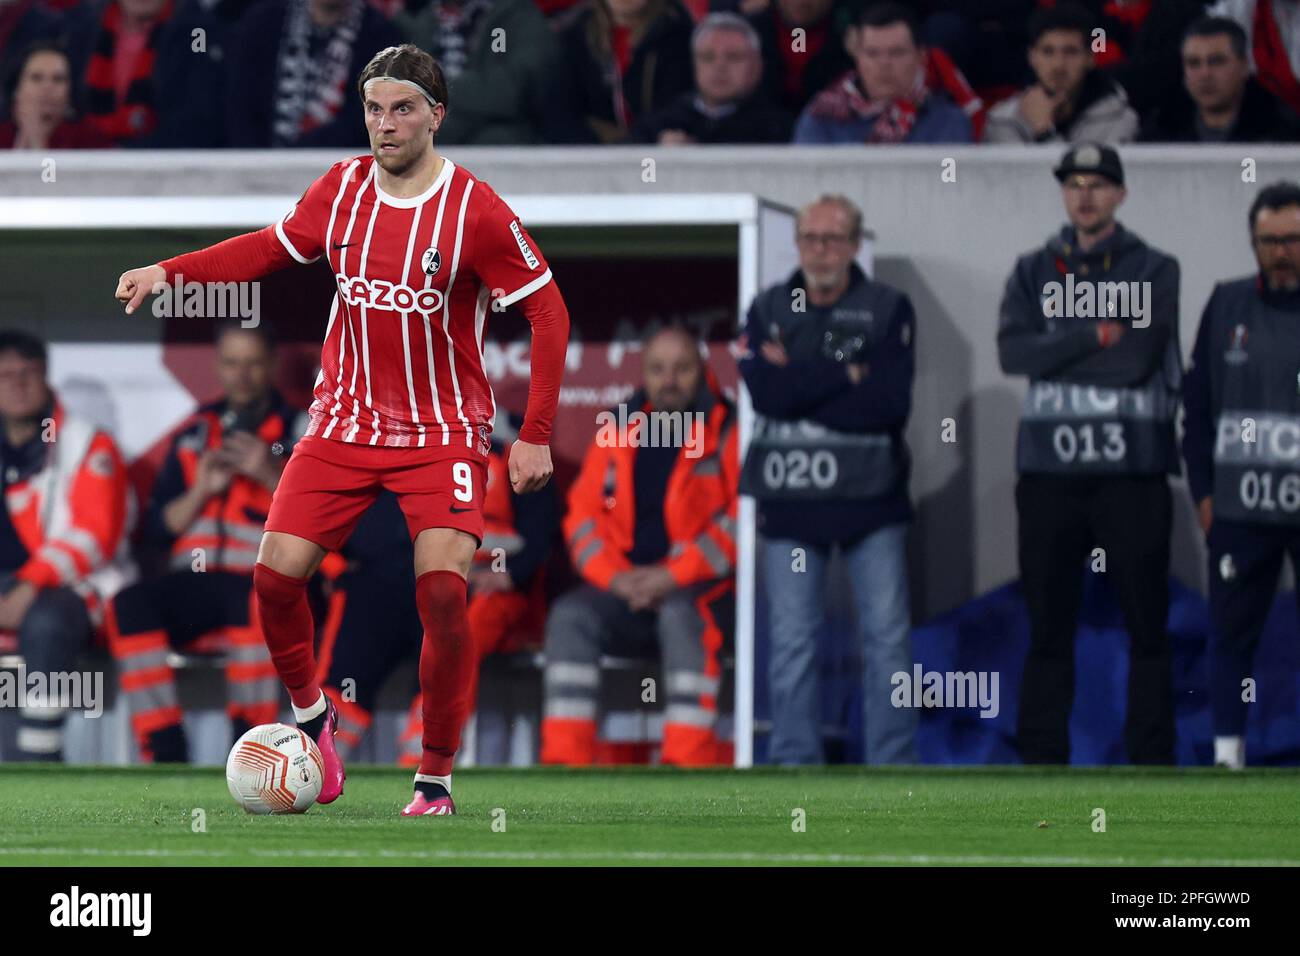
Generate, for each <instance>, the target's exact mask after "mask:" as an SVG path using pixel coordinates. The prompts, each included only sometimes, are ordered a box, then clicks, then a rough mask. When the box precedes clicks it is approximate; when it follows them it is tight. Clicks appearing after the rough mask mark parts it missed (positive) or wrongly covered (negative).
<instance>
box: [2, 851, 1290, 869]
mask: <svg viewBox="0 0 1300 956" xmlns="http://www.w3.org/2000/svg"><path fill="white" fill-rule="evenodd" d="M0 856H50V857H61V856H103V857H139V858H145V859H185V858H193V857H198V858H200V859H230V858H240V857H265V858H267V859H272V860H273V859H280V858H284V857H292V858H296V859H325V860H335V859H337V860H366V859H371V858H377V859H381V860H520V861H534V862H550V863H572V862H578V861H581V860H604V861H609V862H620V861H621V862H628V863H705V862H718V863H861V864H880V863H900V864H907V865H913V866H990V865H992V866H996V865H1008V866H1035V865H1038V866H1129V865H1135V866H1300V860H1267V859H1260V860H1216V859H1191V858H1183V857H1169V858H1165V859H1159V860H1149V859H1145V858H1136V857H1122V856H1121V857H1084V856H980V855H973V856H959V855H944V856H929V855H911V854H890V853H869V854H853V853H745V852H738V853H726V852H719V853H689V852H675V851H657V850H628V851H623V852H620V851H610V850H594V851H592V852H590V853H583V852H578V851H569V852H551V851H541V852H534V851H527V850H519V851H512V850H483V851H472V850H259V849H256V848H249V849H247V850H209V849H202V848H196V849H193V850H162V849H159V850H129V849H123V850H113V849H102V848H99V847H83V848H77V847H0Z"/></svg>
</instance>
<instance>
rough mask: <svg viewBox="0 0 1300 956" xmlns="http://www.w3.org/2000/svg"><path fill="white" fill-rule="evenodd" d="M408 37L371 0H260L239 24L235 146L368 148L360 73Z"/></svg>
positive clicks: (233, 72) (233, 83)
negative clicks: (377, 57)
mask: <svg viewBox="0 0 1300 956" xmlns="http://www.w3.org/2000/svg"><path fill="white" fill-rule="evenodd" d="M403 42H405V38H404V37H403V36H402V34H401V31H400V30H398V29H397V27H396V26H395V25H394V24H393V22H392V21H391V20H388V19H387V18H385V17H384V15H383V14H382V13H380V12H379V11H378V10H376V9H375V8H374V7H372V6H371V5H370V4H368V3H366V0H261V2H260V3H257V4H254V6H253V7H252V8H250V9H249V11H248V13H247V14H245V16H244V18H243V19H242V20H240V22H239V25H238V26H237V27H236V28H235V35H234V42H233V43H232V44H231V55H230V93H229V95H228V97H227V99H226V122H227V125H228V127H229V130H230V145H232V146H239V147H245V148H257V147H266V146H277V147H280V146H302V147H311V146H315V147H324V146H334V147H343V148H350V149H351V148H356V149H366V148H368V144H369V142H370V141H369V138H368V137H367V135H366V125H365V111H364V110H363V109H362V108H361V94H360V93H358V92H357V88H356V86H357V84H356V78H357V76H358V75H359V74H360V73H361V71H362V70H363V69H364V68H365V66H366V64H367V63H368V62H369V61H370V58H371V57H372V56H374V55H375V54H376V53H378V52H379V51H380V50H383V49H385V48H387V47H390V46H398V45H400V44H401V43H403Z"/></svg>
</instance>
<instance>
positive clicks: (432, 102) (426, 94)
mask: <svg viewBox="0 0 1300 956" xmlns="http://www.w3.org/2000/svg"><path fill="white" fill-rule="evenodd" d="M382 82H388V83H400V84H402V86H409V87H410V88H411V89H413V90H418V91H419V93H420V95H421V96H423V97H424V98H425V99H426V100H428V101H429V105H430V106H437V105H438V101H437V100H435V99H434V98H433V96H432V95H431V94H430V93H429V91H428V90H426V89H425V88H424V87H423V86H421V85H420V84H419V83H416V82H414V81H412V80H400V79H398V78H397V77H395V76H372V77H371V78H370V79H368V80H366V94H367V95H369V93H370V84H371V83H382Z"/></svg>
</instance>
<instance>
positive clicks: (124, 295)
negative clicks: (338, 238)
mask: <svg viewBox="0 0 1300 956" xmlns="http://www.w3.org/2000/svg"><path fill="white" fill-rule="evenodd" d="M354 166H355V160H352V161H347V162H342V163H335V164H334V165H333V166H332V167H330V169H329V170H328V171H327V172H326V173H325V175H324V176H322V177H320V178H319V179H318V180H316V181H315V182H314V183H312V184H311V186H309V187H308V189H307V191H306V192H305V193H303V194H302V197H301V198H300V199H299V200H298V203H297V205H295V206H294V207H293V209H291V210H289V213H288V215H286V216H285V217H284V218H283V219H281V220H280V221H279V222H277V223H274V224H273V225H270V226H267V227H266V228H264V229H258V230H257V231H255V232H249V233H245V234H244V235H242V236H235V237H234V238H233V239H227V240H225V241H224V242H219V243H217V244H216V245H214V246H208V247H207V248H206V249H199V250H196V251H195V252H187V253H185V254H184V255H179V256H175V257H173V258H171V259H164V260H163V261H162V262H158V263H155V264H153V265H151V266H144V267H142V268H139V269H131V270H130V271H128V272H124V273H122V275H121V277H120V278H119V279H118V280H117V292H116V297H117V300H118V301H119V302H125V303H126V313H127V315H130V314H131V313H132V312H134V311H135V310H136V308H137V307H138V306H139V305H140V303H142V302H143V301H144V300H145V298H147V297H148V296H149V294H150V293H152V292H155V291H157V290H158V287H159V286H160V285H162V284H165V283H168V282H171V281H172V280H173V279H174V278H177V277H183V279H184V281H187V282H250V281H252V280H254V279H260V278H261V277H262V276H264V275H267V274H268V273H271V272H275V271H277V270H279V269H283V268H284V267H285V266H288V265H290V264H291V263H294V262H297V263H300V264H302V265H307V264H308V263H311V262H315V261H316V260H317V259H319V258H320V257H321V255H322V254H323V253H324V251H325V244H326V242H327V241H328V237H327V236H326V235H325V233H326V231H327V230H328V228H329V215H330V209H331V208H332V206H333V204H334V201H335V199H336V197H337V196H338V194H339V190H340V189H341V188H343V181H344V177H345V176H347V175H349V174H350V173H351V171H352V170H353V168H354Z"/></svg>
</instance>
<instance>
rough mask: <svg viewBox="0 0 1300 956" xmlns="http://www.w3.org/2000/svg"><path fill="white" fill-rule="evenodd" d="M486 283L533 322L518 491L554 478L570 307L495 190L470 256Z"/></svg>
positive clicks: (515, 479)
mask: <svg viewBox="0 0 1300 956" xmlns="http://www.w3.org/2000/svg"><path fill="white" fill-rule="evenodd" d="M470 261H471V262H472V263H473V269H474V271H475V273H476V274H477V275H478V277H479V279H480V281H482V282H483V283H484V285H486V286H487V288H488V289H489V291H490V294H491V297H492V300H493V302H494V305H493V308H494V309H498V308H504V307H505V306H508V305H515V304H518V306H519V308H520V310H521V311H522V312H523V313H524V317H525V318H526V319H527V320H528V324H529V325H530V326H532V331H533V345H532V352H531V356H530V366H531V374H530V376H529V381H528V407H527V409H526V410H525V411H524V423H523V426H522V427H520V429H519V438H518V440H517V441H516V442H515V443H514V445H513V446H512V447H511V449H510V461H509V472H510V485H511V487H512V488H514V490H515V491H516V492H517V493H520V494H522V493H525V492H529V491H536V490H537V489H539V488H542V487H544V486H545V485H546V483H547V482H548V481H550V478H551V474H552V472H553V471H554V468H553V465H552V462H551V449H550V441H551V425H552V423H553V422H554V420H555V410H556V408H557V407H558V405H559V402H560V380H561V379H562V378H563V376H564V355H565V351H566V350H567V349H568V345H569V310H568V308H567V307H566V306H565V304H564V298H563V296H561V295H560V290H559V289H558V288H557V286H556V284H555V280H554V279H553V278H552V277H551V269H550V267H549V266H548V265H547V264H546V260H545V259H544V258H543V257H542V253H541V250H539V249H538V248H537V244H536V243H535V242H534V241H533V239H532V237H531V236H529V235H528V231H527V230H526V229H524V227H523V224H522V223H521V222H520V221H519V218H518V217H517V216H515V214H514V212H513V211H512V210H511V209H510V207H509V206H507V205H506V204H505V202H504V201H503V200H502V199H501V198H500V197H499V196H496V195H495V194H493V195H492V197H491V200H490V201H489V203H488V204H487V206H486V207H485V208H484V210H483V212H482V214H481V215H480V216H479V218H478V222H477V224H476V226H475V235H474V251H473V256H472V258H471V260H470Z"/></svg>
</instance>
